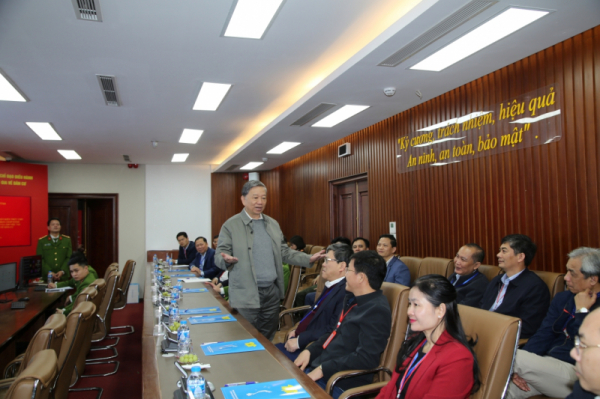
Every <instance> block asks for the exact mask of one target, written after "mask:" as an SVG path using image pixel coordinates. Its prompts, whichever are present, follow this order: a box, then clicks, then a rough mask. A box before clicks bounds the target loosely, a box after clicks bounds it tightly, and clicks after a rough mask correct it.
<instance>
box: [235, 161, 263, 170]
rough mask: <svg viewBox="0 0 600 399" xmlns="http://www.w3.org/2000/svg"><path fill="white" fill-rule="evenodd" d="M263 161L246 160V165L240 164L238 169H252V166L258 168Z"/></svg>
mask: <svg viewBox="0 0 600 399" xmlns="http://www.w3.org/2000/svg"><path fill="white" fill-rule="evenodd" d="M263 163H264V162H248V163H247V164H246V165H244V166H242V167H241V168H240V170H252V169H254V168H258V167H259V166H260V165H262V164H263Z"/></svg>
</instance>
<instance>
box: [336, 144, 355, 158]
mask: <svg viewBox="0 0 600 399" xmlns="http://www.w3.org/2000/svg"><path fill="white" fill-rule="evenodd" d="M351 153H352V152H351V148H350V143H344V144H342V145H341V146H339V147H338V158H341V157H345V156H348V155H350V154H351Z"/></svg>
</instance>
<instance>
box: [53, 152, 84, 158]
mask: <svg viewBox="0 0 600 399" xmlns="http://www.w3.org/2000/svg"><path fill="white" fill-rule="evenodd" d="M57 151H58V153H59V154H60V155H62V156H63V157H65V159H68V160H73V159H81V157H80V156H79V154H78V153H77V152H76V151H73V150H57Z"/></svg>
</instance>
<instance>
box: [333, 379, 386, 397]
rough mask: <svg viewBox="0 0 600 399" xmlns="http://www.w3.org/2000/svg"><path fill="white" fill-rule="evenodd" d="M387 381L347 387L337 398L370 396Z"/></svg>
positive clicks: (379, 389)
mask: <svg viewBox="0 0 600 399" xmlns="http://www.w3.org/2000/svg"><path fill="white" fill-rule="evenodd" d="M388 382H389V381H382V382H375V383H373V384H369V385H363V386H362V387H356V388H351V389H348V390H346V391H344V392H342V394H341V395H340V397H339V399H347V398H353V397H355V396H364V395H369V396H370V397H372V396H374V394H377V393H379V391H381V388H383V387H384V386H386V385H387V383H388Z"/></svg>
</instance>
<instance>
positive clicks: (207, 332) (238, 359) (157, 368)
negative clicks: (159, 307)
mask: <svg viewBox="0 0 600 399" xmlns="http://www.w3.org/2000/svg"><path fill="white" fill-rule="evenodd" d="M153 270H154V266H153V264H152V262H148V263H147V265H146V281H145V285H146V287H145V290H144V326H143V331H142V390H143V397H144V399H154V398H165V399H166V398H172V397H173V393H174V391H175V390H176V389H177V385H176V384H177V381H179V380H180V378H181V377H182V374H181V372H180V371H179V370H178V369H177V368H176V367H175V364H174V362H175V360H176V358H175V357H164V356H163V354H162V353H161V346H160V340H162V338H160V339H159V338H158V337H155V336H153V329H154V324H155V316H154V310H155V307H154V305H153V304H152V289H151V281H152V273H153ZM178 270H180V273H189V271H188V270H187V269H178ZM170 274H174V273H170ZM174 280H175V278H173V281H174ZM183 287H184V289H185V288H207V291H206V292H202V293H185V294H183V295H182V299H181V301H180V302H179V308H180V309H192V308H199V307H217V308H219V309H220V311H221V313H222V314H231V315H232V316H233V317H234V318H235V319H236V320H237V321H234V322H225V323H213V324H197V325H191V326H190V337H191V339H192V343H193V347H194V353H195V354H196V355H198V363H202V364H210V366H211V367H210V368H209V369H206V370H204V369H203V370H202V375H203V376H204V377H205V378H206V380H207V381H210V382H212V383H213V384H214V387H215V390H214V391H213V395H214V397H215V398H216V399H218V398H223V394H222V392H221V389H220V388H222V387H223V386H224V385H225V384H228V383H235V382H246V381H257V382H268V381H277V380H286V379H291V378H295V379H296V380H297V381H298V382H299V383H300V385H302V386H303V387H304V389H305V390H306V391H307V392H308V394H309V395H310V396H311V397H313V398H331V397H330V396H329V395H327V394H326V393H325V392H324V391H323V390H322V389H321V388H320V387H319V386H318V385H317V384H316V383H315V382H314V381H312V380H311V379H310V378H308V376H307V375H306V374H305V373H304V372H303V371H301V370H300V369H298V367H296V366H295V365H294V363H292V362H291V361H290V360H289V359H288V358H287V357H286V356H285V355H284V354H282V353H281V352H280V351H279V350H278V349H277V348H276V347H275V346H274V345H273V344H272V343H271V342H270V341H269V340H267V339H266V338H265V337H264V336H263V335H262V334H261V333H259V332H258V331H257V330H256V329H255V328H254V327H253V326H252V325H251V324H250V323H249V322H248V321H247V320H245V319H244V318H243V317H242V316H241V315H240V314H239V313H238V312H237V311H236V310H234V309H232V308H231V307H230V306H229V304H228V303H227V301H225V300H224V299H223V298H222V297H221V295H220V294H219V293H217V292H215V291H214V290H213V289H212V288H211V287H210V286H208V285H207V284H203V283H183ZM184 319H185V318H184ZM252 338H256V339H257V340H258V341H259V343H260V344H262V345H263V346H264V347H265V350H264V351H256V352H247V353H238V354H227V355H214V356H206V355H205V354H204V352H203V351H202V349H201V348H200V345H201V344H202V343H206V342H223V341H234V340H242V339H252Z"/></svg>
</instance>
